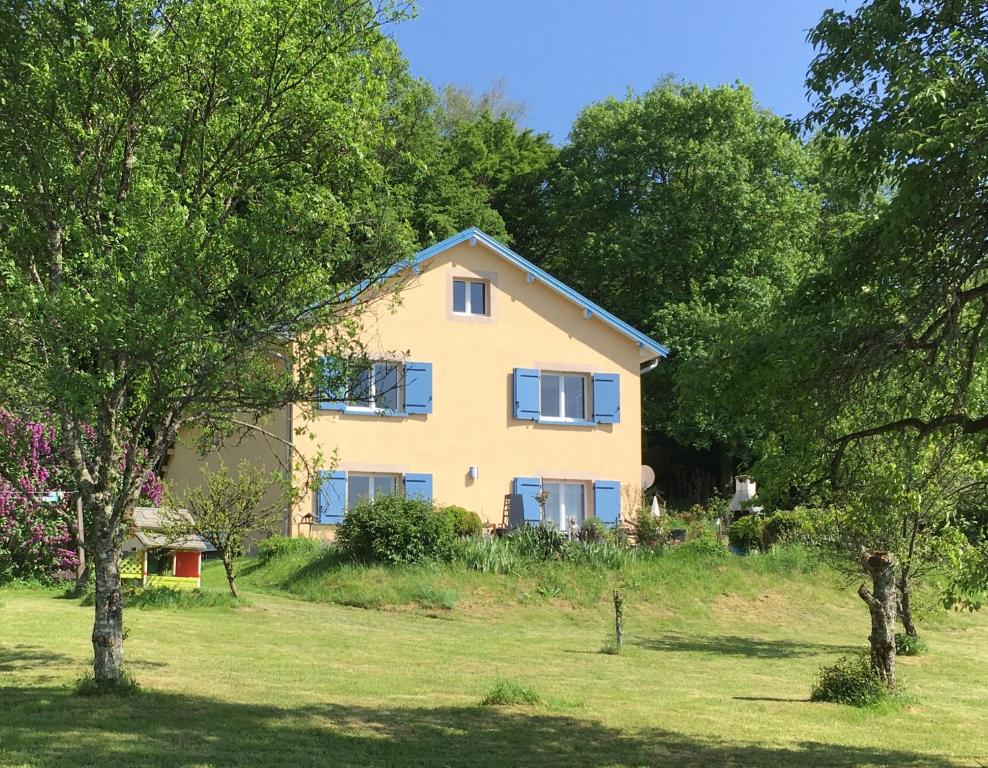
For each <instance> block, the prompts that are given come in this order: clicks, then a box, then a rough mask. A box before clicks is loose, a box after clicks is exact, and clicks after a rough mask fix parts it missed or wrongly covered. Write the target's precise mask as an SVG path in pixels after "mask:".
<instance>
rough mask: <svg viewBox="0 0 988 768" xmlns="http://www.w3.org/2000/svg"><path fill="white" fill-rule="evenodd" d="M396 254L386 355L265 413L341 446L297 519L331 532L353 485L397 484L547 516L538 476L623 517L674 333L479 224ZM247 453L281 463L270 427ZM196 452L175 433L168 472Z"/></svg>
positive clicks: (380, 329) (295, 530)
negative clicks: (644, 388) (644, 322)
mask: <svg viewBox="0 0 988 768" xmlns="http://www.w3.org/2000/svg"><path fill="white" fill-rule="evenodd" d="M401 269H402V270H403V272H402V277H403V285H402V289H401V300H400V303H399V304H398V305H397V306H391V305H387V304H385V303H380V304H379V305H372V306H371V307H370V308H369V309H368V310H367V311H366V313H365V314H364V316H363V318H362V327H363V342H364V344H365V346H366V349H367V350H368V355H369V357H370V359H372V360H375V361H377V362H374V363H373V364H372V365H371V367H370V368H369V369H368V370H366V371H363V372H362V373H361V374H360V375H358V376H357V377H356V381H355V382H354V386H353V388H352V391H350V392H348V393H346V394H343V393H339V394H336V393H328V394H327V400H326V401H325V402H321V403H319V404H318V407H316V408H315V409H313V408H312V407H311V406H306V407H302V406H293V407H289V408H286V409H284V410H283V411H281V412H278V413H274V414H272V415H271V416H270V417H269V419H268V421H267V422H266V424H265V428H266V429H267V430H268V431H269V432H271V433H272V434H277V435H284V436H286V438H287V440H290V441H291V442H292V446H293V448H294V449H295V450H297V451H300V452H301V453H302V454H303V455H307V456H315V455H316V454H317V453H322V454H323V455H330V454H332V453H334V452H335V456H336V461H335V465H334V468H333V469H332V470H328V471H326V472H324V473H323V477H322V483H321V484H320V487H319V490H318V491H317V492H315V493H309V494H308V495H307V496H305V497H304V498H303V499H302V501H301V506H300V507H299V508H297V509H296V510H293V511H291V512H290V513H289V514H288V515H287V519H286V532H287V533H289V534H290V535H299V534H311V535H317V536H322V535H330V534H331V531H332V526H333V525H334V524H336V523H339V522H340V521H341V520H342V519H343V516H344V515H345V514H346V510H347V508H349V507H351V506H352V505H353V504H355V503H356V502H357V501H358V500H360V499H365V498H368V497H370V498H373V497H374V496H376V495H379V494H389V493H396V492H404V493H406V494H409V495H418V496H422V497H425V498H429V499H433V500H434V501H436V502H437V503H442V504H457V505H460V506H462V507H466V508H467V509H470V510H473V511H475V512H477V513H478V514H479V515H480V516H481V518H483V519H484V521H485V522H486V523H488V524H489V525H500V524H502V523H503V522H507V511H506V510H507V509H508V507H509V506H511V505H510V504H509V502H512V501H513V504H514V506H513V509H514V514H515V517H516V520H515V522H519V521H520V519H521V518H524V520H526V521H528V522H536V521H538V520H539V519H540V518H541V515H542V510H541V509H540V507H539V504H538V502H537V500H536V496H538V495H539V494H540V492H542V491H545V492H546V494H547V498H546V497H543V499H544V504H545V509H544V514H545V517H546V518H548V519H551V520H553V521H554V522H555V523H556V524H557V525H558V526H559V527H560V528H562V529H564V530H565V529H568V528H570V527H572V526H579V524H580V523H581V521H583V520H584V519H586V518H587V517H590V516H595V517H597V518H599V519H601V520H602V521H603V522H605V523H608V524H612V525H613V524H615V523H617V522H619V521H620V520H621V519H622V518H625V519H627V516H628V514H629V512H631V511H632V510H631V507H632V506H633V505H634V504H635V503H636V502H637V498H638V496H639V493H640V489H641V387H640V378H641V376H642V375H644V374H645V373H647V372H648V371H650V370H652V369H653V368H655V366H656V365H657V364H658V362H659V360H660V359H661V358H663V357H664V356H665V355H666V354H667V350H666V348H665V347H664V346H663V345H661V344H659V343H658V342H656V341H654V340H653V339H650V338H649V337H647V336H645V335H644V334H642V333H640V332H639V331H636V330H635V329H634V328H631V327H630V326H629V325H627V324H626V323H624V322H622V321H621V320H619V319H618V318H616V317H615V316H613V315H612V314H610V313H609V312H607V311H606V310H604V309H603V308H601V307H599V306H597V305H596V304H594V303H593V302H591V301H590V300H589V299H586V298H585V297H583V296H581V295H580V294H579V293H577V292H576V291H574V290H573V289H571V288H569V287H568V286H566V285H564V284H563V283H562V282H560V281H559V280H557V279H555V278H554V277H552V276H551V275H549V274H548V273H546V272H545V271H543V270H541V269H539V268H538V267H536V266H535V265H533V264H531V263H530V262H528V261H526V260H525V259H524V258H522V257H521V256H519V255H518V254H516V253H515V252H514V251H512V250H510V249H509V248H507V247H506V246H504V245H503V244H501V243H499V242H498V241H496V240H495V239H493V238H491V237H490V236H488V235H486V234H484V233H483V232H481V231H479V230H477V229H468V230H465V231H463V232H461V233H459V234H457V235H454V236H453V237H450V238H448V239H447V240H444V241H443V242H441V243H438V244H436V245H434V246H431V247H429V248H426V249H425V250H423V251H421V252H419V253H418V254H417V255H416V256H415V257H414V259H413V261H412V263H411V264H407V265H401ZM405 270H407V271H405ZM297 427H302V429H296V428H297ZM276 450H281V451H282V455H284V451H285V449H284V448H280V449H276ZM236 453H237V454H238V455H237V456H233V457H228V458H227V463H228V464H230V463H231V462H232V463H236V461H237V460H238V459H239V457H242V456H245V455H246V456H248V457H250V458H251V460H254V461H256V462H257V463H269V464H270V462H271V459H270V449H269V448H267V447H265V446H264V445H263V439H262V438H257V437H255V438H252V439H250V440H246V441H244V442H242V443H241V444H240V445H239V446H238V448H237V449H236ZM265 453H267V454H268V456H269V458H267V459H265V458H264V456H263V454H265ZM201 461H202V459H201V458H200V457H199V456H198V455H196V454H195V452H194V450H193V449H192V448H191V447H183V446H182V445H180V446H179V447H178V449H177V450H176V453H175V455H174V456H173V458H172V460H171V461H170V462H169V466H168V469H167V476H168V478H169V479H171V480H173V481H175V482H176V483H177V484H178V485H179V486H181V485H182V484H183V483H185V482H194V478H195V477H197V476H198V473H199V469H198V467H199V464H200V463H201ZM296 479H299V480H300V478H296ZM299 487H301V486H299ZM514 494H517V496H514V497H513V495H514Z"/></svg>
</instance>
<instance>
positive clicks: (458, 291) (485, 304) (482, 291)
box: [453, 280, 490, 315]
mask: <svg viewBox="0 0 988 768" xmlns="http://www.w3.org/2000/svg"><path fill="white" fill-rule="evenodd" d="M488 286H489V284H488V282H487V281H486V280H454V281H453V313H454V314H457V315H489V314H490V311H489V305H490V301H489V299H490V297H489V295H488V293H489V288H488Z"/></svg>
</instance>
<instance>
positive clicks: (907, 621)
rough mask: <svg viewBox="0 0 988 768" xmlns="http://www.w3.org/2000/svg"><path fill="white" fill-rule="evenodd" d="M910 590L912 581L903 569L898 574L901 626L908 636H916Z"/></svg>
mask: <svg viewBox="0 0 988 768" xmlns="http://www.w3.org/2000/svg"><path fill="white" fill-rule="evenodd" d="M912 592H913V587H912V581H911V580H910V578H909V574H908V572H906V571H905V570H903V572H902V574H901V575H900V576H899V614H900V615H901V616H902V626H903V627H904V628H905V630H906V634H907V635H909V636H910V637H918V636H919V633H918V632H917V631H916V624H915V622H913V609H912Z"/></svg>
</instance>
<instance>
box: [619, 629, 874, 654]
mask: <svg viewBox="0 0 988 768" xmlns="http://www.w3.org/2000/svg"><path fill="white" fill-rule="evenodd" d="M633 642H634V644H635V645H638V646H640V647H642V648H645V649H647V650H650V651H668V652H672V653H710V654H717V655H723V656H747V657H749V658H753V659H795V658H802V657H806V656H818V655H820V654H827V653H831V654H832V653H851V652H853V651H857V650H859V649H858V648H856V647H855V646H852V645H832V644H829V643H805V642H800V641H798V640H759V639H756V638H753V637H737V636H731V635H716V636H706V637H704V636H699V635H680V634H669V635H663V636H662V637H647V638H637V639H635V640H634V641H633Z"/></svg>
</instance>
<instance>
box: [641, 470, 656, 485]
mask: <svg viewBox="0 0 988 768" xmlns="http://www.w3.org/2000/svg"><path fill="white" fill-rule="evenodd" d="M654 482H655V470H654V469H652V468H651V467H650V466H648V464H642V490H643V491H644V490H645V489H646V488H651V487H652V483H654Z"/></svg>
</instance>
